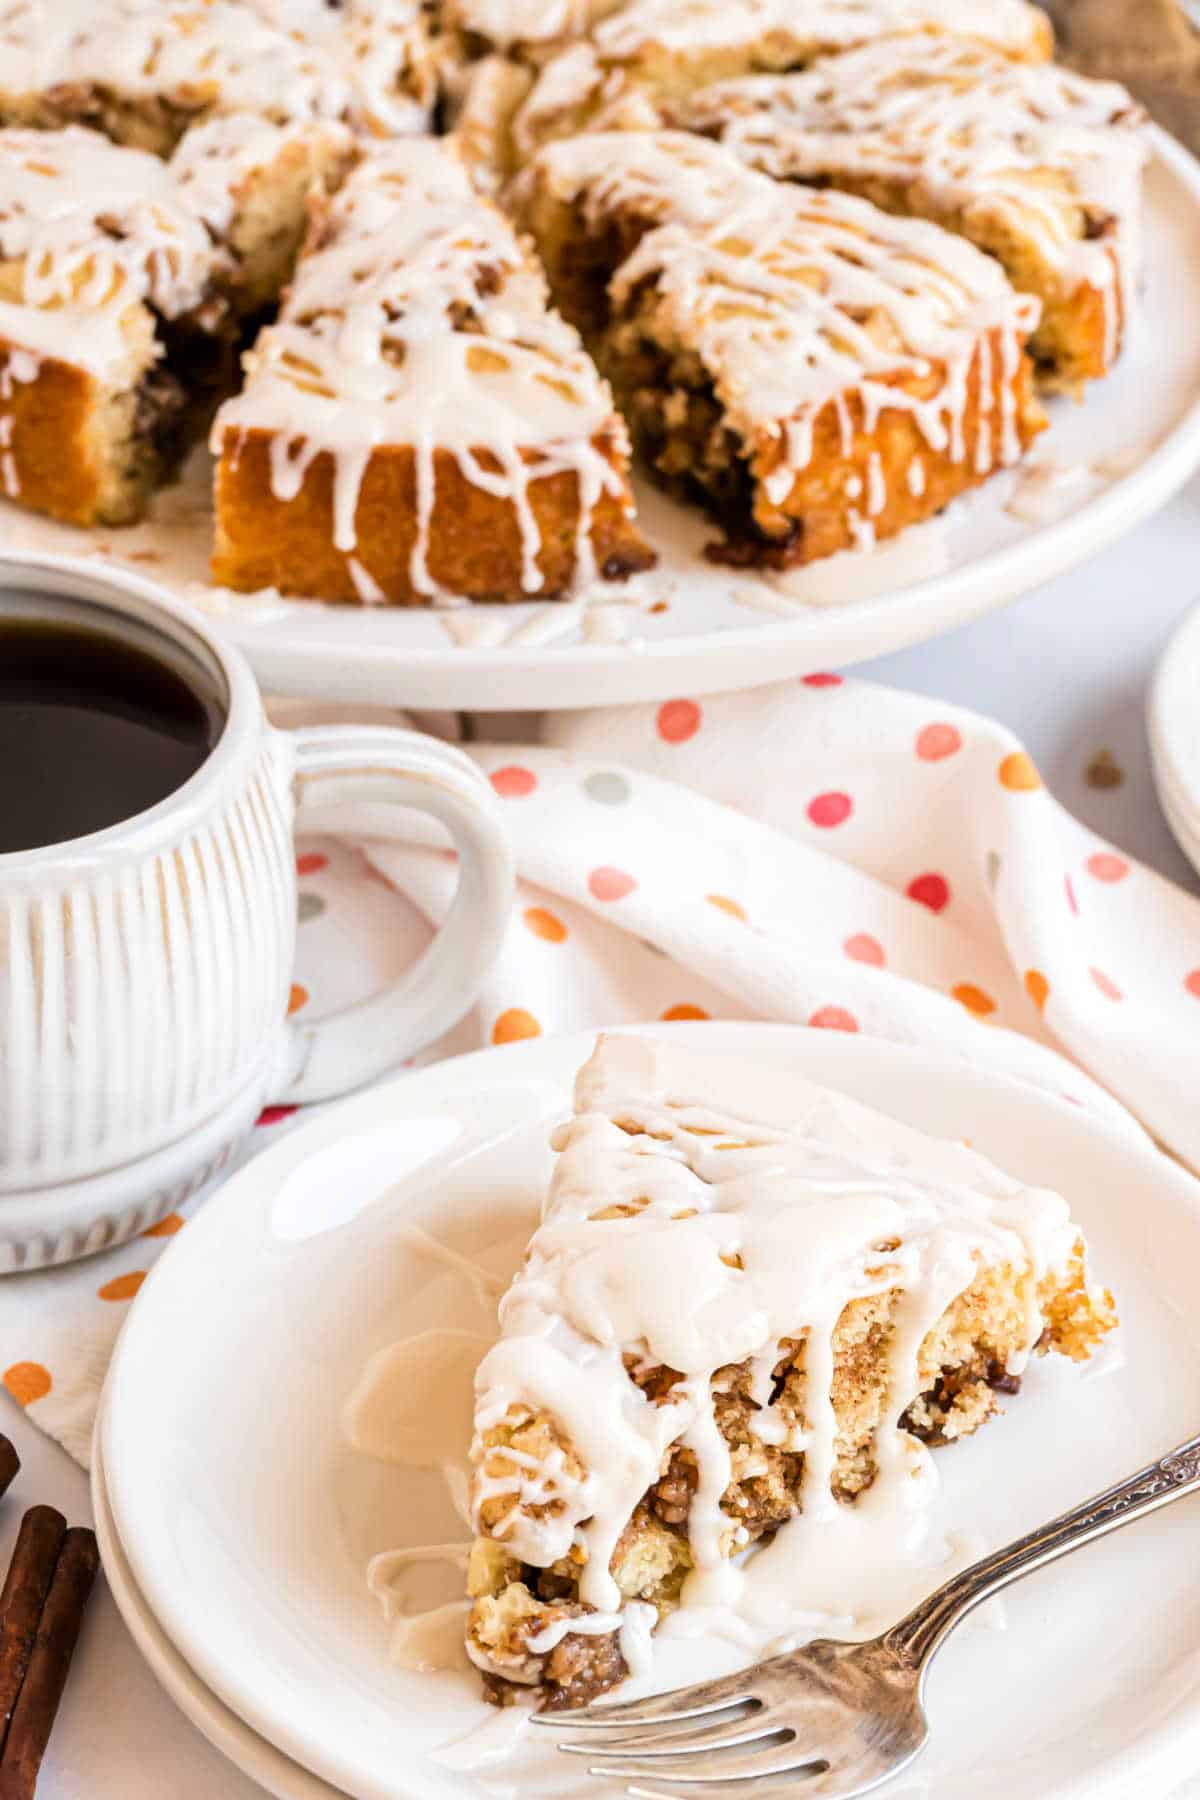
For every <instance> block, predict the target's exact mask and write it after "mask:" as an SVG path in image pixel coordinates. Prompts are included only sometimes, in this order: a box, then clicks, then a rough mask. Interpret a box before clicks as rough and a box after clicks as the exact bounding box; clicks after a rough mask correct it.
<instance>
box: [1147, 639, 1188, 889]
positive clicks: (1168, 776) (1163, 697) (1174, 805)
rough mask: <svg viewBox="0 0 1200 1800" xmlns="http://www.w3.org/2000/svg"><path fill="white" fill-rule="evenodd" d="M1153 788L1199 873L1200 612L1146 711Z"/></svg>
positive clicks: (1175, 642) (1170, 654)
mask: <svg viewBox="0 0 1200 1800" xmlns="http://www.w3.org/2000/svg"><path fill="white" fill-rule="evenodd" d="M1146 724H1147V728H1148V731H1149V735H1150V755H1151V760H1152V762H1153V765H1154V782H1155V786H1156V787H1157V789H1158V797H1159V800H1160V801H1161V802H1162V809H1163V811H1164V813H1165V814H1166V815H1167V823H1168V824H1169V825H1170V827H1171V830H1172V831H1173V832H1174V833H1175V836H1176V838H1177V839H1178V841H1179V846H1180V848H1181V849H1182V850H1183V852H1184V854H1185V855H1186V857H1187V858H1188V860H1189V862H1191V864H1192V865H1193V867H1194V868H1196V869H1197V870H1200V606H1197V607H1195V608H1194V609H1193V610H1192V611H1191V612H1190V613H1189V614H1188V616H1187V618H1186V619H1185V620H1184V621H1183V624H1182V625H1180V626H1179V628H1178V630H1177V631H1176V632H1175V634H1174V636H1173V637H1172V639H1171V641H1170V643H1169V644H1168V645H1167V648H1166V650H1165V651H1164V652H1163V655H1162V660H1161V661H1160V663H1159V665H1158V669H1157V670H1156V672H1155V676H1154V681H1153V684H1152V686H1151V689H1150V697H1149V700H1148V702H1147V708H1146Z"/></svg>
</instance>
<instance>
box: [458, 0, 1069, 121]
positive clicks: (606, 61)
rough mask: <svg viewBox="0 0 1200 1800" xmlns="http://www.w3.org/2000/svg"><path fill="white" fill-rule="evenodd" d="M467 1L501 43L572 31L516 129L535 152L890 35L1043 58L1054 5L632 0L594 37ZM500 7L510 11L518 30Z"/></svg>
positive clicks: (936, 0)
mask: <svg viewBox="0 0 1200 1800" xmlns="http://www.w3.org/2000/svg"><path fill="white" fill-rule="evenodd" d="M459 4H460V5H463V6H468V7H469V8H471V9H472V10H474V9H475V8H480V9H484V10H485V11H486V16H487V19H488V21H489V22H490V27H491V29H490V30H487V31H486V35H487V36H489V37H490V38H491V40H492V41H493V42H495V43H499V44H501V45H503V44H506V43H509V42H511V41H512V40H513V39H514V38H529V37H531V36H541V37H545V38H561V40H562V42H561V44H560V45H559V47H558V50H557V54H552V55H550V57H549V60H548V61H546V63H545V66H544V68H543V69H542V70H541V73H540V75H539V77H538V81H537V83H536V85H535V87H534V89H533V92H532V93H531V95H530V96H529V99H528V100H527V102H526V103H525V104H524V106H523V107H522V109H521V112H520V114H519V116H518V119H517V122H516V130H515V139H516V142H517V143H518V145H519V146H521V147H522V148H523V150H524V152H525V153H526V154H528V152H529V149H530V148H531V147H532V146H533V145H535V144H537V143H538V142H541V141H543V140H544V139H545V138H546V137H548V136H553V135H557V134H558V133H559V132H560V131H562V130H563V127H564V124H568V125H569V126H571V127H572V128H577V127H578V125H579V124H580V123H581V122H582V120H583V118H584V117H585V116H586V115H588V114H589V113H591V114H598V115H599V116H598V117H597V118H596V119H595V120H594V123H604V124H605V125H606V126H608V127H609V128H613V127H621V128H628V127H629V126H631V125H633V126H637V125H639V124H640V125H643V126H644V125H648V124H650V123H652V122H653V117H652V115H653V99H654V90H655V89H660V90H661V92H662V93H664V94H678V93H684V92H686V91H687V89H688V88H689V87H691V86H694V85H695V84H696V83H697V82H700V83H703V82H705V81H709V80H712V79H713V77H714V75H717V74H720V73H723V72H728V73H730V74H734V73H745V72H748V71H750V70H755V69H762V70H779V69H794V68H799V67H803V66H804V65H805V64H806V63H809V62H811V61H812V60H813V58H814V57H818V56H821V55H823V54H826V53H829V52H836V51H844V50H850V49H853V48H854V47H856V46H857V45H860V44H866V43H871V42H873V41H874V40H876V39H877V38H881V37H884V36H887V35H891V34H914V35H918V36H920V37H922V38H929V39H931V40H932V39H933V38H934V37H936V36H937V35H939V34H941V33H947V34H950V35H951V36H952V37H954V38H957V39H959V40H960V41H961V40H967V41H969V42H974V43H978V44H986V45H990V46H991V47H993V48H994V49H995V50H996V51H998V52H999V53H1001V54H1003V55H1005V56H1011V57H1016V58H1021V59H1027V60H1029V61H1032V62H1039V61H1042V60H1044V59H1045V58H1046V57H1047V56H1048V55H1049V54H1050V49H1051V45H1052V35H1051V32H1050V27H1049V24H1048V21H1047V19H1046V16H1045V14H1044V13H1043V12H1042V11H1041V10H1040V8H1038V7H1036V6H1029V5H1026V4H1025V0H630V3H629V4H627V5H625V6H622V7H620V8H619V9H618V10H616V11H612V12H611V13H610V16H603V17H600V18H599V20H598V22H597V23H596V24H595V25H594V26H593V27H592V29H591V30H590V31H589V32H588V34H587V36H586V37H580V36H579V33H580V29H581V28H580V27H579V26H578V25H576V26H575V27H574V29H571V30H567V29H562V30H560V31H551V30H549V29H547V30H545V31H544V32H542V33H540V34H535V33H531V32H530V30H529V29H528V27H529V19H528V17H527V16H526V15H527V12H528V7H529V0H459ZM605 10H606V12H609V9H605ZM497 13H500V14H501V15H511V16H510V17H509V18H508V28H507V29H505V23H504V18H503V17H502V18H501V19H500V20H498V19H497V18H496V14H497ZM518 15H519V23H520V25H521V27H522V28H521V29H517V26H518ZM552 17H553V18H555V19H556V18H557V12H556V10H555V11H554V12H552V11H551V9H550V8H548V9H547V23H548V24H549V22H550V20H551V18H552ZM477 29H479V30H481V31H484V30H485V26H484V24H483V23H482V22H481V23H480V25H479V26H478V27H477ZM575 38H578V40H579V41H576V42H572V41H571V40H572V39H575ZM542 54H543V57H545V55H546V52H543V53H542ZM642 89H645V90H649V91H648V92H642V91H640V90H642ZM639 107H641V108H642V109H644V110H643V112H642V116H640V117H639V113H638V109H639Z"/></svg>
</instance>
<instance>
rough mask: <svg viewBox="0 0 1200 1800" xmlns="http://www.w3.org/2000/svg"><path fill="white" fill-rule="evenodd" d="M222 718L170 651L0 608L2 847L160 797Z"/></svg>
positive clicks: (78, 829)
mask: <svg viewBox="0 0 1200 1800" xmlns="http://www.w3.org/2000/svg"><path fill="white" fill-rule="evenodd" d="M223 722H224V721H223V716H222V714H221V711H220V708H219V707H218V706H217V705H216V704H215V700H214V698H213V697H212V696H211V695H206V694H205V693H203V692H202V691H201V689H200V687H199V686H198V685H197V686H195V687H194V686H192V685H191V684H190V683H189V682H188V681H187V680H186V679H185V678H184V676H183V674H182V672H181V671H180V670H179V669H178V668H177V667H175V666H173V665H172V663H171V662H170V661H169V660H168V659H167V657H166V656H164V657H163V658H162V659H161V660H160V659H159V658H158V657H157V656H155V655H153V654H151V653H150V651H149V650H147V649H145V648H143V647H142V646H141V645H140V644H135V643H132V642H129V641H126V640H125V639H124V638H122V637H119V636H117V635H116V634H115V633H110V632H107V631H103V630H100V629H91V628H89V627H88V626H87V625H85V624H83V623H80V622H72V621H69V620H66V619H62V620H59V619H51V618H22V617H20V616H19V615H18V616H16V617H4V616H2V615H0V855H3V854H5V853H6V852H11V851H16V850H39V849H43V848H45V847H46V846H48V845H50V844H62V843H66V842H67V841H68V840H69V839H71V838H77V837H86V836H87V835H88V834H89V833H91V832H95V831H103V830H105V829H106V828H107V827H108V826H110V825H118V824H121V823H122V822H123V821H124V820H126V819H132V818H134V817H135V816H136V815H137V814H138V813H141V812H145V811H146V810H147V809H148V808H149V807H152V806H156V805H157V804H158V803H159V801H160V800H165V799H166V798H167V796H168V795H169V794H173V793H174V792H175V791H176V789H178V788H181V787H182V786H183V784H184V782H185V781H187V780H188V779H189V778H190V777H191V776H192V775H194V774H195V773H196V771H197V769H199V768H200V766H201V764H202V763H203V762H205V760H206V759H207V757H208V756H209V754H210V752H211V751H212V749H213V747H214V746H215V744H216V742H217V739H218V738H219V736H220V734H221V728H222V724H223Z"/></svg>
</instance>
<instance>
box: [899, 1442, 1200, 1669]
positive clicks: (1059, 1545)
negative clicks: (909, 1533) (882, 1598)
mask: <svg viewBox="0 0 1200 1800" xmlns="http://www.w3.org/2000/svg"><path fill="white" fill-rule="evenodd" d="M1198 1488H1200V1436H1197V1437H1192V1438H1188V1439H1187V1441H1186V1443H1182V1444H1179V1445H1177V1446H1176V1448H1175V1449H1174V1450H1169V1451H1168V1452H1167V1454H1166V1455H1165V1456H1164V1457H1161V1458H1160V1459H1159V1461H1158V1462H1153V1463H1148V1464H1147V1466H1146V1467H1145V1468H1144V1469H1139V1470H1138V1472H1137V1474H1136V1475H1130V1476H1128V1477H1127V1478H1126V1479H1125V1480H1124V1481H1120V1482H1117V1484H1116V1485H1115V1486H1114V1487H1110V1488H1105V1490H1104V1492H1103V1493H1101V1494H1094V1495H1093V1496H1092V1498H1091V1499H1090V1500H1084V1501H1083V1502H1082V1503H1081V1504H1080V1505H1079V1506H1076V1507H1073V1508H1072V1509H1071V1511H1070V1512H1065V1513H1060V1514H1059V1516H1058V1518H1057V1519H1051V1521H1050V1522H1049V1524H1048V1525H1041V1526H1039V1527H1038V1529H1037V1530H1036V1531H1029V1532H1026V1534H1025V1536H1024V1537H1020V1538H1017V1539H1016V1541H1015V1542H1014V1543H1011V1544H1007V1545H1005V1547H1004V1548H1003V1549H1002V1550H993V1551H992V1553H991V1555H990V1556H984V1557H982V1558H981V1559H980V1560H979V1561H978V1562H975V1563H972V1564H971V1565H970V1566H969V1568H966V1569H961V1570H960V1571H959V1573H958V1574H957V1575H952V1576H951V1578H950V1580H949V1581H947V1582H946V1583H945V1584H944V1586H942V1587H940V1588H938V1589H937V1590H936V1592H934V1593H932V1594H930V1596H929V1598H928V1599H927V1600H922V1602H921V1603H920V1605H919V1606H915V1607H914V1608H913V1610H912V1612H910V1613H909V1614H908V1615H907V1617H905V1618H903V1619H901V1621H900V1623H899V1624H898V1625H893V1627H892V1629H891V1630H890V1631H888V1632H886V1633H885V1634H884V1636H883V1638H882V1639H881V1642H882V1643H883V1644H884V1645H885V1646H886V1647H887V1648H889V1649H890V1650H892V1651H894V1652H895V1653H896V1654H897V1655H899V1656H900V1657H901V1658H902V1659H903V1660H905V1661H908V1662H909V1663H910V1664H911V1665H912V1666H913V1667H915V1668H918V1669H922V1668H924V1666H925V1665H926V1664H927V1663H928V1662H929V1660H930V1658H931V1657H932V1656H933V1654H934V1652H935V1651H936V1650H937V1649H938V1648H939V1647H940V1645H941V1643H942V1641H943V1640H944V1639H945V1638H946V1637H947V1636H948V1635H949V1633H950V1632H951V1631H952V1630H953V1629H954V1627H955V1626H956V1625H957V1624H958V1622H959V1620H960V1619H963V1618H965V1617H966V1615H967V1613H969V1612H970V1611H971V1609H972V1607H975V1606H978V1605H979V1603H980V1601H981V1600H987V1599H989V1598H990V1597H991V1595H993V1594H997V1593H999V1592H1000V1590H1001V1588H1005V1587H1007V1586H1008V1584H1009V1582H1011V1581H1017V1580H1019V1579H1020V1577H1021V1576H1022V1575H1028V1574H1029V1573H1030V1571H1031V1570H1033V1569H1040V1568H1041V1567H1042V1566H1043V1564H1045V1563H1048V1562H1053V1561H1054V1559H1055V1558H1056V1557H1059V1556H1065V1555H1066V1554H1067V1552H1068V1551H1069V1550H1078V1549H1079V1547H1080V1545H1081V1544H1090V1543H1092V1542H1093V1540H1094V1539H1096V1538H1101V1537H1104V1536H1105V1535H1106V1534H1107V1533H1108V1532H1110V1531H1115V1530H1116V1529H1117V1527H1118V1526H1120V1525H1128V1524H1131V1523H1132V1521H1133V1520H1134V1519H1142V1518H1144V1517H1145V1516H1146V1514H1147V1513H1152V1512H1155V1511H1156V1510H1157V1509H1158V1508H1159V1507H1160V1506H1166V1505H1167V1504H1168V1502H1169V1501H1171V1500H1178V1499H1180V1498H1182V1496H1183V1495H1184V1494H1191V1493H1195V1491H1196V1490H1197V1489H1198Z"/></svg>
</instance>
